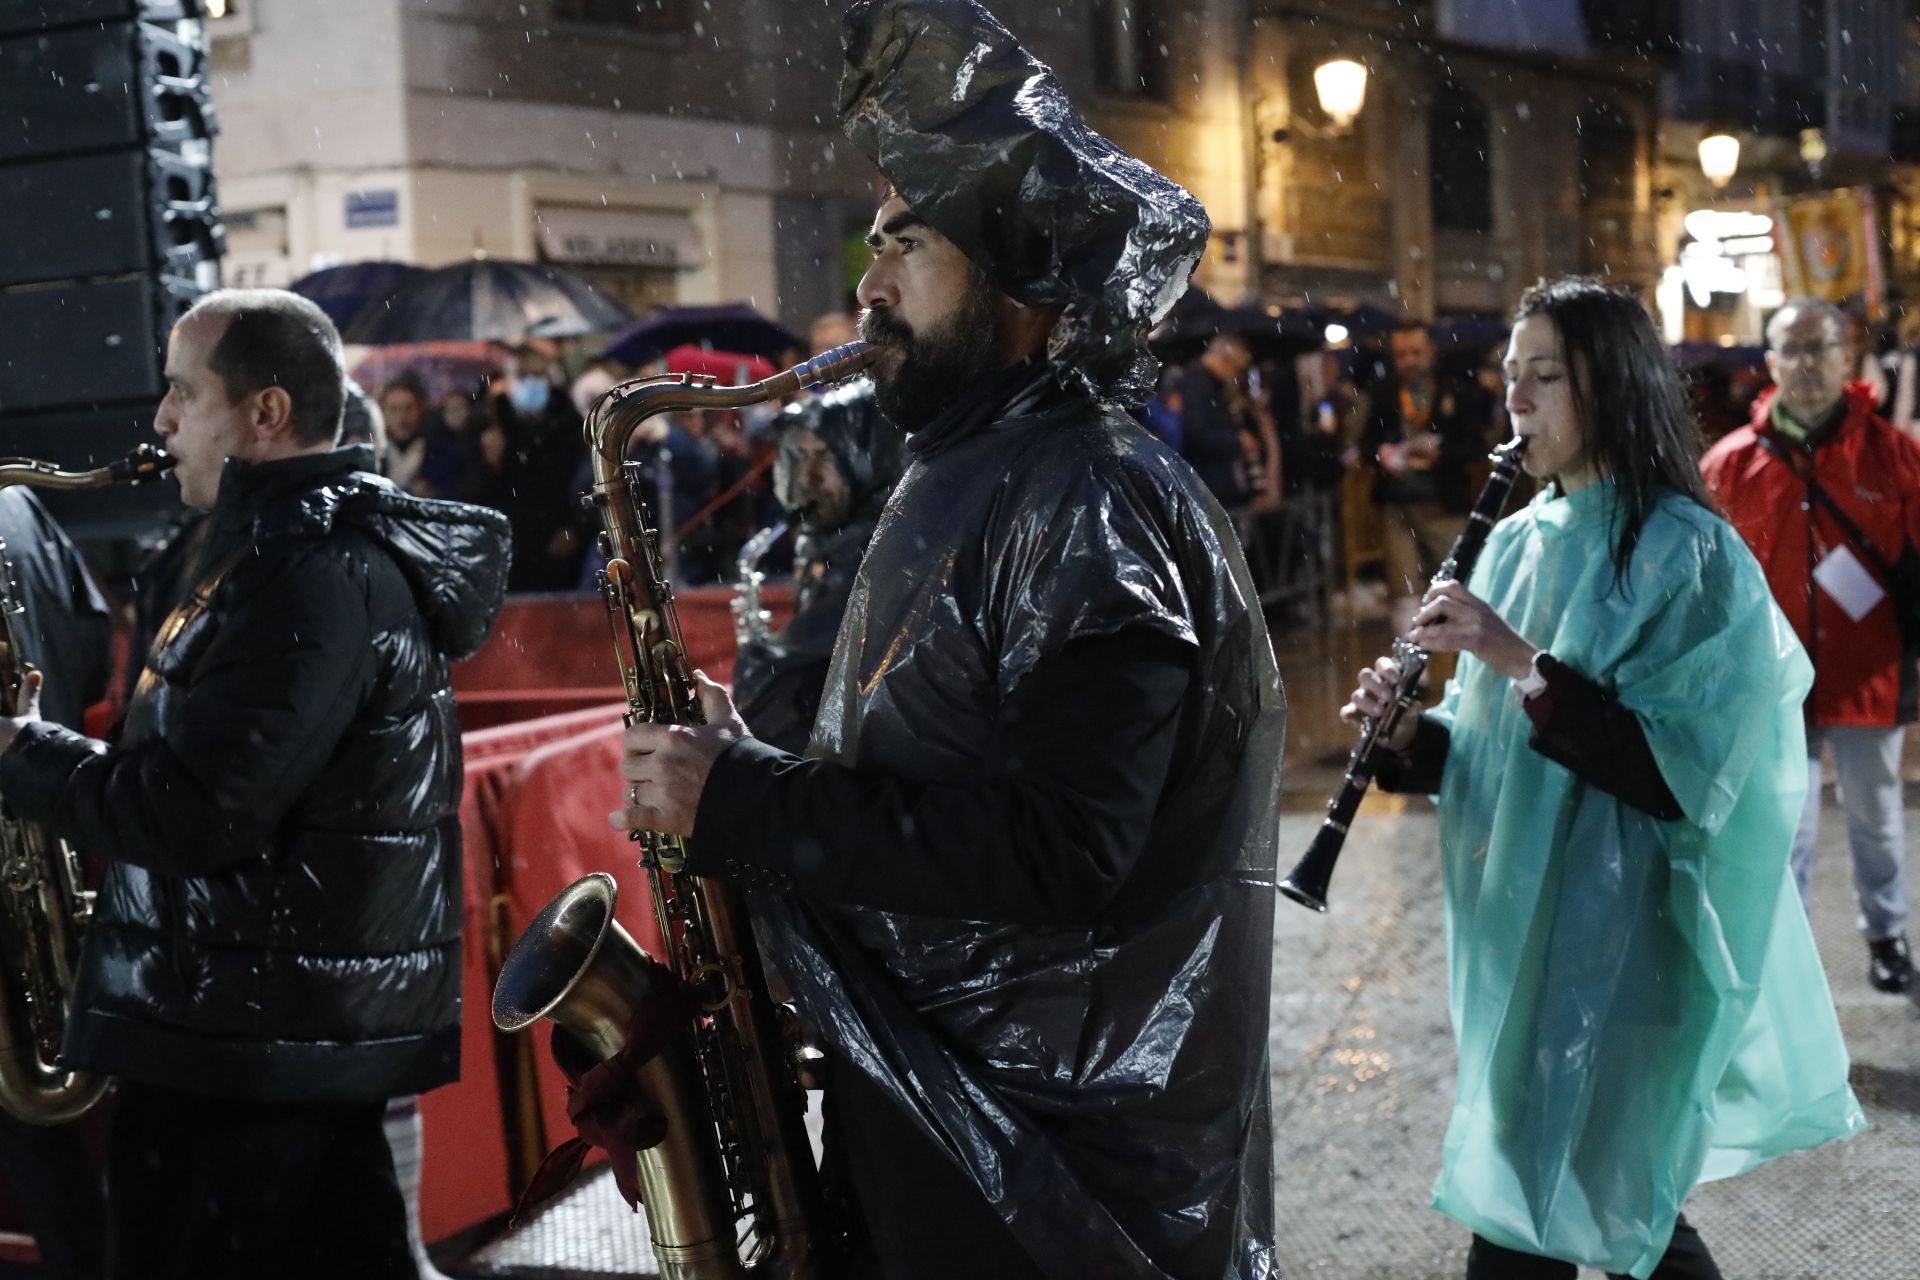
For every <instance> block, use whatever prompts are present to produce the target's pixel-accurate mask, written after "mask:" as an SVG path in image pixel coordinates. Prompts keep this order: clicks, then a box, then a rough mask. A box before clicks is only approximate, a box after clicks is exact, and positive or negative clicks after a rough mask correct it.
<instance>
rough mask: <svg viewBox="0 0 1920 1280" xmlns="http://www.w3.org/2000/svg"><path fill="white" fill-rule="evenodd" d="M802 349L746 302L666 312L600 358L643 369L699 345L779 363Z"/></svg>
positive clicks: (620, 338) (623, 335)
mask: <svg viewBox="0 0 1920 1280" xmlns="http://www.w3.org/2000/svg"><path fill="white" fill-rule="evenodd" d="M804 345H805V344H804V343H803V342H801V340H800V337H799V335H798V334H796V333H794V332H793V331H792V330H791V329H787V328H785V327H783V326H781V325H779V324H777V323H775V322H774V321H772V320H769V319H767V317H765V316H763V315H761V314H760V313H759V312H758V311H755V310H754V309H753V308H752V307H750V306H748V305H747V304H746V303H744V302H730V303H727V304H725V305H723V306H717V307H662V308H660V309H659V310H658V311H656V312H654V313H653V314H652V315H650V316H648V317H647V318H646V319H644V320H641V321H639V322H638V323H636V324H633V325H629V326H628V327H627V328H625V329H623V330H621V331H620V332H619V333H617V334H615V335H614V337H613V340H612V341H610V342H608V343H607V349H606V350H605V351H603V352H602V353H601V355H602V356H603V357H604V358H606V359H608V360H617V361H619V362H620V363H621V364H626V365H639V364H645V363H646V362H647V361H649V360H654V359H658V358H659V357H660V356H662V355H665V354H666V353H667V352H669V351H671V350H673V349H674V348H675V347H682V346H695V347H710V348H712V349H714V350H716V351H737V352H740V353H742V354H745V355H752V356H764V357H766V358H767V359H769V360H778V359H780V357H781V356H782V355H784V354H785V353H786V352H787V351H788V350H790V349H791V348H794V347H799V346H804Z"/></svg>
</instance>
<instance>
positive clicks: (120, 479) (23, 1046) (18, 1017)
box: [0, 445, 173, 1125]
mask: <svg viewBox="0 0 1920 1280" xmlns="http://www.w3.org/2000/svg"><path fill="white" fill-rule="evenodd" d="M172 465H173V459H172V458H170V457H168V456H167V455H166V454H164V453H161V452H160V451H159V450H158V449H155V448H154V447H153V446H152V445H141V446H140V447H139V448H138V449H135V450H134V451H133V452H132V453H130V454H128V455H127V456H126V457H125V458H122V459H121V460H119V461H118V462H113V463H109V464H108V465H107V466H104V467H95V468H94V469H92V470H90V471H64V470H61V469H60V468H59V467H56V466H54V465H53V464H52V463H50V462H43V461H40V460H39V459H36V458H0V488H6V487H9V486H12V485H29V486H32V487H33V488H36V489H94V488H99V487H101V486H104V485H110V484H121V483H127V484H138V483H140V482H142V481H145V480H151V479H154V478H155V477H157V476H159V475H161V474H162V473H164V472H165V471H166V470H167V468H169V467H171V466H172ZM22 594H23V593H22V592H21V591H20V589H19V586H18V584H17V583H16V582H15V581H14V577H13V566H12V564H11V562H10V561H9V560H8V559H7V548H6V544H5V543H4V542H0V715H5V716H12V715H17V714H19V712H20V705H19V703H20V693H21V689H22V687H23V686H24V684H25V682H26V677H27V675H28V674H29V673H30V672H31V671H32V670H33V667H32V666H31V665H30V664H29V663H28V662H27V661H26V659H25V658H24V657H23V656H22V655H21V652H20V637H19V630H18V628H19V622H20V619H21V617H22V615H24V614H25V613H26V605H25V604H24V602H23V601H22V599H21V596H22ZM92 903H93V895H92V894H90V893H88V892H87V890H86V888H85V887H84V885H83V884H82V881H81V877H80V859H79V855H78V854H76V853H75V852H74V849H73V847H72V846H71V845H69V844H68V843H67V842H66V841H65V840H62V839H61V838H60V837H58V836H56V835H54V834H53V833H52V832H51V831H49V830H47V829H46V828H45V827H42V826H39V825H38V824H35V823H31V822H23V821H21V820H20V819H19V818H18V817H16V816H15V815H14V813H13V810H12V809H11V808H9V807H8V806H7V805H6V804H5V803H4V802H0V1110H4V1111H5V1112H6V1113H7V1114H8V1115H10V1116H12V1117H13V1118H14V1119H16V1120H23V1121H25V1122H26V1123H28V1124H39V1125H53V1124H64V1123H65V1122H66V1121H69V1120H72V1119H73V1118H74V1117H76V1116H78V1115H80V1114H81V1113H82V1112H84V1111H86V1110H87V1109H88V1108H89V1107H91V1106H92V1105H93V1104H94V1103H96V1102H98V1101H99V1100H100V1095H101V1094H103V1093H105V1092H106V1088H107V1081H106V1078H105V1077H103V1076H95V1075H91V1074H88V1073H86V1072H80V1071H70V1070H68V1069H66V1068H65V1067H62V1066H61V1065H60V1064H59V1062H58V1057H59V1053H60V1042H61V1040H62V1039H63V1038H64V1036H65V1034H66V1026H67V1003H68V998H69V993H70V992H71V991H72V989H73V970H74V964H75V961H76V960H77V959H78V958H79V954H80V941H81V939H80V935H81V932H82V931H83V930H84V929H85V927H86V923H87V917H88V915H89V914H90V913H91V911H92Z"/></svg>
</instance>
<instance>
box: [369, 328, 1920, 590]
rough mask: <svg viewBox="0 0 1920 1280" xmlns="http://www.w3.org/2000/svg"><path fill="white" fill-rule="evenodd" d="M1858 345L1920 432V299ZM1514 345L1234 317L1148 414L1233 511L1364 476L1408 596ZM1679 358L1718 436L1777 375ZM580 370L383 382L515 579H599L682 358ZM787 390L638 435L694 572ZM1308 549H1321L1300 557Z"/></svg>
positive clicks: (725, 555) (645, 482)
mask: <svg viewBox="0 0 1920 1280" xmlns="http://www.w3.org/2000/svg"><path fill="white" fill-rule="evenodd" d="M853 337H854V329H853V321H852V318H851V317H850V316H847V315H845V314H840V313H835V314H830V315H826V316H822V317H820V319H819V320H818V321H816V322H815V324H814V325H813V327H812V330H811V332H810V334H809V339H810V341H809V343H808V348H809V350H804V351H803V350H795V351H792V352H787V353H783V354H782V356H781V360H782V362H783V364H785V363H792V362H795V361H797V360H799V359H801V358H803V357H804V356H805V355H807V354H809V353H810V352H811V353H818V352H820V351H823V350H826V349H828V348H829V347H832V346H836V345H838V344H840V343H843V342H847V341H851V340H852V338H853ZM1849 341H1850V343H1851V344H1852V348H1853V350H1852V353H1851V354H1850V356H1849V359H1850V363H1851V365H1852V366H1853V367H1854V368H1856V369H1857V377H1858V380H1860V381H1863V382H1865V383H1867V384H1868V385H1869V386H1871V387H1872V388H1873V390H1874V394H1875V396H1876V398H1877V399H1878V402H1879V404H1880V406H1881V408H1882V411H1883V412H1884V413H1885V415H1886V416H1887V417H1888V419H1889V420H1890V421H1892V422H1893V423H1894V424H1895V425H1896V426H1899V427H1901V428H1902V429H1903V430H1906V431H1908V432H1910V433H1913V432H1920V317H1914V318H1910V319H1909V320H1907V321H1906V322H1904V323H1902V324H1901V325H1900V326H1899V327H1898V328H1897V330H1895V329H1888V330H1885V331H1875V330H1873V329H1871V328H1870V327H1869V326H1867V325H1866V324H1865V323H1864V322H1859V323H1856V324H1854V325H1853V326H1852V329H1851V332H1850V333H1849ZM1503 352H1504V342H1503V341H1501V340H1500V339H1499V338H1498V336H1497V335H1490V334H1488V333H1485V332H1481V333H1479V334H1478V335H1477V337H1476V338H1474V339H1472V340H1464V341H1463V340H1459V339H1457V338H1454V337H1451V336H1450V334H1449V333H1448V331H1446V330H1444V329H1440V330H1430V329H1428V328H1426V327H1424V326H1420V325H1416V324H1407V325H1403V326H1401V327H1399V328H1398V329H1394V330H1390V331H1386V332H1374V333H1367V334H1362V335H1359V336H1357V337H1356V338H1355V339H1354V340H1352V341H1350V342H1341V343H1338V344H1325V343H1322V344H1319V345H1313V346H1305V347H1302V346H1301V345H1299V344H1295V345H1294V346H1291V347H1283V348H1276V347H1274V346H1272V345H1267V346H1264V347H1263V346H1262V345H1261V344H1260V342H1259V340H1258V339H1257V338H1249V337H1246V336H1242V335H1238V334H1235V333H1231V332H1228V333H1221V334H1218V335H1216V336H1214V337H1212V338H1211V339H1209V340H1207V341H1206V343H1205V345H1204V346H1203V347H1200V348H1199V349H1198V350H1197V351H1195V352H1194V353H1193V354H1191V355H1190V356H1189V357H1188V358H1185V359H1173V360H1169V361H1168V362H1167V364H1166V367H1165V369H1164V372H1163V375H1162V379H1161V385H1160V390H1159V394H1158V395H1156V396H1155V397H1154V399H1153V400H1152V401H1151V402H1150V403H1149V404H1148V405H1147V406H1146V408H1145V410H1144V411H1143V413H1142V418H1143V421H1144V424H1145V425H1146V427H1147V429H1148V430H1149V431H1151V432H1152V433H1153V434H1154V435H1156V436H1158V437H1159V438H1161V439H1162V440H1164V441H1166V442H1167V443H1168V444H1169V445H1171V446H1172V447H1174V448H1175V449H1176V450H1178V451H1179V452H1180V453H1181V454H1182V455H1183V456H1184V457H1185V458H1186V459H1187V460H1188V461H1189V462H1190V463H1191V464H1192V466H1193V468H1194V470H1195V471H1196V472H1197V473H1198V474H1199V475H1200V477H1201V478H1202V479H1203V480H1204V481H1205V482H1206V483H1207V485H1208V486H1209V488H1211V489H1212V490H1213V492H1214V493H1215V495H1216V496H1217V497H1219V499H1220V500H1221V502H1222V504H1223V505H1225V506H1226V507H1227V508H1228V509H1229V510H1230V511H1235V512H1240V513H1249V514H1252V515H1255V516H1258V515H1259V513H1262V512H1270V511H1275V510H1277V509H1279V508H1280V506H1281V505H1282V504H1283V503H1284V502H1286V501H1287V500H1288V499H1299V498H1306V497H1314V496H1316V495H1327V496H1328V498H1329V499H1330V500H1329V501H1328V503H1327V504H1326V509H1327V510H1328V511H1329V512H1330V513H1331V518H1334V519H1339V518H1340V516H1341V513H1340V511H1339V507H1338V502H1339V497H1340V495H1343V494H1344V495H1345V496H1346V498H1347V500H1349V501H1351V500H1353V499H1354V496H1355V495H1356V494H1364V495H1365V497H1364V500H1365V501H1367V502H1369V503H1371V504H1372V505H1373V506H1374V507H1375V508H1376V509H1377V514H1378V517H1379V527H1380V529H1381V530H1382V534H1383V536H1384V539H1385V550H1386V553H1387V555H1386V581H1387V586H1388V597H1389V599H1390V600H1391V601H1393V602H1394V603H1395V604H1396V605H1398V606H1399V607H1400V608H1401V610H1402V611H1404V608H1405V606H1406V605H1407V604H1408V603H1410V602H1411V601H1412V600H1413V599H1415V598H1417V597H1418V595H1419V592H1420V591H1421V590H1422V589H1423V588H1424V587H1425V585H1426V582H1427V580H1428V579H1429V578H1430V577H1431V576H1432V574H1433V572H1434V571H1435V570H1436V569H1437V568H1438V565H1439V561H1440V559H1441V558H1442V557H1444V555H1445V554H1446V551H1447V549H1448V547H1449V546H1451V544H1452V542H1453V539H1454V537H1456V536H1457V534H1458V532H1459V526H1460V523H1461V521H1462V519H1463V518H1464V516H1465V514H1466V511H1467V509H1468V507H1469V506H1470V504H1471V501H1472V497H1473V494H1474V492H1475V490H1476V488H1477V484H1478V480H1479V478H1480V476H1482V475H1483V474H1484V466H1485V457H1486V454H1487V452H1488V451H1489V450H1490V449H1491V447H1492V446H1493V445H1494V444H1495V443H1497V442H1498V441H1500V440H1502V439H1504V438H1505V437H1506V435H1507V424H1506V410H1505V404H1504V399H1503V385H1502V381H1501V373H1500V361H1501V357H1502V354H1503ZM702 355H703V357H704V359H695V360H693V362H692V363H691V364H689V361H688V359H687V358H685V357H683V358H682V359H681V360H680V361H679V362H678V363H677V364H676V366H675V367H674V369H673V371H674V372H708V373H713V374H714V375H715V376H716V377H717V378H718V380H719V381H721V382H722V383H733V382H741V381H751V380H754V379H756V378H759V377H764V376H767V375H768V374H770V373H771V372H773V365H772V364H771V363H769V362H767V361H765V360H761V359H757V358H756V359H752V360H747V359H745V358H742V357H738V356H732V355H728V354H726V353H702ZM1675 355H1676V358H1677V359H1678V360H1679V362H1680V364H1681V366H1682V369H1683V371H1684V372H1685V373H1686V375H1687V380H1688V383H1689V386H1690V387H1691V389H1692V392H1693V396H1694V407H1695V410H1696V413H1697V414H1698V416H1699V419H1700V422H1701V425H1702V427H1703V429H1704V431H1705V432H1706V435H1707V437H1708V439H1709V440H1713V439H1718V438H1719V437H1720V436H1722V435H1724V434H1725V433H1726V432H1728V431H1730V430H1732V429H1733V428H1734V427H1736V426H1738V425H1740V424H1741V423H1744V422H1745V421H1746V420H1747V417H1748V413H1749V410H1750V407H1751V405H1752V403H1753V401H1754V400H1755V398H1757V397H1758V396H1759V395H1760V394H1761V393H1762V392H1763V391H1764V390H1765V389H1766V388H1767V387H1768V386H1769V385H1770V380H1769V378H1768V376H1767V372H1766V367H1765V364H1764V361H1763V360H1762V353H1761V350H1760V349H1759V348H1757V347H1755V348H1751V349H1749V348H1742V347H1733V348H1725V347H1721V346H1719V345H1718V344H1714V345H1712V346H1708V345H1706V344H1699V345H1692V346H1683V347H1681V348H1677V349H1676V351H1675ZM575 368H576V369H577V372H574V373H573V374H572V375H571V376H569V374H568V373H567V364H566V362H565V361H563V360H562V359H561V358H560V352H559V351H558V350H557V349H556V348H555V347H554V346H553V345H552V344H550V343H541V342H534V343H528V344H523V345H519V346H514V347H502V348H500V349H499V359H498V362H497V365H496V366H495V367H494V368H492V369H489V370H486V371H484V372H483V373H481V374H479V375H478V376H476V377H474V378H472V379H471V380H470V381H469V382H468V383H466V384H465V385H459V386H455V387H453V388H452V389H450V390H446V389H443V390H441V391H440V392H439V393H438V394H435V393H434V392H433V391H432V390H430V386H432V383H433V380H431V379H429V378H427V377H424V376H422V375H421V374H418V373H415V372H413V371H403V372H401V373H400V374H399V375H398V376H395V377H393V378H392V379H391V380H389V381H387V382H385V383H384V384H383V385H380V386H375V387H369V388H367V390H368V391H369V392H370V393H371V395H372V396H373V398H374V399H375V401H376V403H377V404H378V406H379V409H380V412H381V416H382V417H383V418H384V421H385V451H384V461H383V466H384V467H385V469H386V473H387V474H388V475H389V477H390V478H392V479H393V481H394V482H395V483H396V484H399V485H401V486H402V487H404V488H406V489H408V490H410V491H412V492H414V493H418V494H421V495H423V496H428V497H442V498H456V499H460V500H462V501H467V502H475V503H479V504H482V505H485V506H490V507H494V508H497V509H499V510H501V511H504V512H505V513H506V514H507V515H508V517H509V518H510V519H511V520H512V522H513V528H514V569H513V581H512V588H513V589H514V590H515V591H544V592H569V591H585V590H591V589H592V588H593V575H594V572H595V571H596V570H597V569H598V568H599V558H598V555H597V553H596V551H595V547H594V542H595V535H596V534H597V532H598V528H597V525H596V524H595V523H594V518H593V515H592V512H591V511H589V510H587V509H586V508H584V507H583V506H582V505H581V503H580V495H581V494H582V493H583V492H584V491H585V490H586V489H587V487H588V472H587V462H586V450H585V448H584V447H583V443H582V438H581V424H582V422H583V420H584V419H585V417H586V415H587V413H588V412H589V411H590V410H591V408H592V406H593V403H594V401H595V400H597V399H598V398H599V396H600V395H601V394H602V393H603V392H605V391H606V390H607V389H608V388H610V387H612V386H613V385H614V384H615V383H616V382H618V381H620V380H621V379H623V378H626V377H629V376H633V375H635V374H639V373H646V372H663V371H666V368H667V365H666V363H665V362H656V363H655V364H654V365H652V366H649V367H648V368H646V369H626V368H621V367H618V366H614V365H610V364H608V363H606V362H605V361H601V360H588V361H587V362H586V363H585V364H584V365H583V366H582V365H576V366H575ZM779 408H780V406H779V405H777V404H768V405H761V406H752V407H750V408H747V409H743V410H728V411H691V412H681V413H674V414H669V415H664V416H661V417H658V418H654V419H651V420H649V421H648V422H647V423H646V424H645V425H644V426H643V427H642V428H641V430H640V431H638V432H636V433H635V436H634V439H633V441H632V444H631V448H630V456H631V458H632V460H633V461H634V462H635V463H636V464H637V467H638V474H639V477H640V488H641V491H642V493H643V496H645V497H646V498H647V500H648V502H649V505H650V507H651V509H652V510H653V512H654V514H655V517H656V518H657V519H658V520H659V521H660V523H661V524H662V525H664V526H668V527H669V528H671V529H672V530H673V532H674V534H675V536H674V537H672V538H671V539H669V540H668V541H669V544H670V554H671V556H672V564H671V566H670V567H671V569H672V572H673V574H674V576H675V578H676V579H677V580H678V581H680V582H682V583H685V584H689V585H699V584H707V583H715V582H723V581H727V580H729V579H730V578H731V577H732V574H733V571H734V564H735V559H736V557H737V555H738V552H739V549H740V547H741V546H742V545H743V544H744V543H745V542H746V540H747V539H748V538H749V537H751V536H752V534H753V533H754V531H755V530H757V529H759V528H762V527H765V526H766V525H768V524H771V523H773V522H775V521H776V520H778V519H779V518H780V512H779V508H778V504H777V503H776V502H775V500H774V497H773V492H772V484H771V479H770V475H769V467H770V464H771V461H772V455H773V452H774V445H773V442H772V440H771V438H770V434H769V432H768V430H767V427H768V425H769V424H770V423H771V422H772V420H773V418H774V416H775V414H776V413H777V412H778V410H779ZM1356 471H1357V472H1359V475H1358V476H1357V477H1356V476H1354V473H1355V472H1356ZM1350 479H1353V480H1357V483H1356V484H1349V483H1348V481H1349V480H1350ZM1317 545H1318V546H1320V547H1321V548H1323V549H1324V548H1325V547H1327V546H1330V545H1333V544H1332V543H1331V542H1330V541H1322V542H1320V543H1318V544H1317ZM1308 553H1309V552H1308V550H1307V549H1306V548H1305V547H1304V545H1303V547H1302V548H1301V550H1300V554H1308ZM785 554H786V551H785V548H777V549H776V550H775V552H774V553H773V555H772V556H771V557H770V559H769V560H768V561H767V563H766V566H765V567H766V568H768V569H772V570H778V569H779V568H781V567H782V557H783V556H784V555H785Z"/></svg>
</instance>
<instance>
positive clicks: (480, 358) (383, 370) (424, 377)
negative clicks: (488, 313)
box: [353, 341, 506, 401]
mask: <svg viewBox="0 0 1920 1280" xmlns="http://www.w3.org/2000/svg"><path fill="white" fill-rule="evenodd" d="M505 363H506V353H505V352H504V351H502V350H501V349H500V347H499V346H498V344H496V343H492V342H466V341H458V342H456V341H448V342H403V343H400V344H398V345H396V346H391V347H375V348H374V349H373V350H371V351H369V352H368V353H367V355H366V358H365V359H363V360H361V361H360V363H359V364H357V365H355V366H354V367H353V380H354V381H355V382H357V383H359V384H360V385H361V386H362V387H364V388H366V389H367V391H368V392H370V393H371V394H373V395H375V396H378V395H379V394H380V392H381V391H382V390H383V389H384V388H385V387H386V385H387V384H388V383H389V382H392V381H393V380H394V379H395V378H398V377H400V376H401V375H402V374H411V375H412V376H413V377H415V378H418V379H419V380H420V382H421V383H422V384H423V385H424V386H425V387H426V389H427V398H428V399H429V400H435V401H437V400H439V399H441V398H442V397H443V396H446V395H448V394H449V393H451V392H454V391H462V392H468V393H471V392H472V391H473V389H474V387H475V386H476V385H477V384H478V383H479V382H480V380H481V379H482V378H491V377H497V376H498V375H499V373H500V370H501V368H502V367H503V366H504V365H505Z"/></svg>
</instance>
